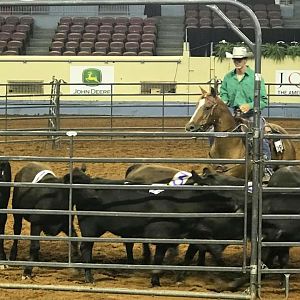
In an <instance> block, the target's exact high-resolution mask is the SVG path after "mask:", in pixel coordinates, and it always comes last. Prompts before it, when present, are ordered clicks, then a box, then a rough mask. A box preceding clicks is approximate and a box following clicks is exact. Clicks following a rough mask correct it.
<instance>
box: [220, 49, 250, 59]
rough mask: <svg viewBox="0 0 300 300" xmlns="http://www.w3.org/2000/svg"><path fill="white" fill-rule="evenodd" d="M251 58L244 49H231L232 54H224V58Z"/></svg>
mask: <svg viewBox="0 0 300 300" xmlns="http://www.w3.org/2000/svg"><path fill="white" fill-rule="evenodd" d="M250 56H252V55H251V53H249V52H248V51H247V48H246V47H233V50H232V53H229V52H226V58H246V57H250Z"/></svg>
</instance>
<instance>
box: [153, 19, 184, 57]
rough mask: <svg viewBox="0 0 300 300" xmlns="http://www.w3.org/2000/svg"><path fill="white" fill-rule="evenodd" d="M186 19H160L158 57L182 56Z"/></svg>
mask: <svg viewBox="0 0 300 300" xmlns="http://www.w3.org/2000/svg"><path fill="white" fill-rule="evenodd" d="M183 38H184V17H160V20H159V23H158V36H157V46H156V54H157V55H163V56H167V55H182V52H183V49H182V47H183Z"/></svg>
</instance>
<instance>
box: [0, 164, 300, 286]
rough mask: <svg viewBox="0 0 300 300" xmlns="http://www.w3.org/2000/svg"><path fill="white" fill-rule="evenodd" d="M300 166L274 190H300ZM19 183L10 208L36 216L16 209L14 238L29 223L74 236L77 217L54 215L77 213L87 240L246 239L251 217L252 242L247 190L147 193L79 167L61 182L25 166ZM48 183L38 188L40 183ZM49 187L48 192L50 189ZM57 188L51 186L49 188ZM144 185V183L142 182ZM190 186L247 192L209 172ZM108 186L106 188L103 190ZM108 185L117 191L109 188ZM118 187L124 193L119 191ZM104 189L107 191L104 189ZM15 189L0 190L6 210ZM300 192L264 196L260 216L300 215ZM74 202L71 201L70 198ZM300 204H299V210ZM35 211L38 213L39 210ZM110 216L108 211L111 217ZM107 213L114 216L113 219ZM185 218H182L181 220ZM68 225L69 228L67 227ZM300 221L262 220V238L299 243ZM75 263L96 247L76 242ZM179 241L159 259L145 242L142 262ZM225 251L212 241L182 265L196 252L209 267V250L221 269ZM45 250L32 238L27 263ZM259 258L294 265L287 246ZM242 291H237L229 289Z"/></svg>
mask: <svg viewBox="0 0 300 300" xmlns="http://www.w3.org/2000/svg"><path fill="white" fill-rule="evenodd" d="M0 168H1V178H0V180H1V181H2V182H11V181H12V178H11V169H10V163H9V162H7V161H3V162H1V164H0ZM299 175H300V168H299V167H297V166H293V167H282V168H280V169H279V170H277V171H276V172H275V173H274V175H273V176H272V178H271V180H270V182H269V184H268V185H269V186H271V187H299V186H300V176H299ZM14 182H15V183H31V185H27V186H26V184H23V185H22V184H19V185H18V184H16V185H15V187H14V190H13V195H12V209H13V210H14V209H23V210H25V209H27V210H28V209H30V210H33V212H32V213H29V212H27V213H22V212H20V211H16V213H13V218H14V225H13V230H14V235H20V234H21V229H22V220H23V218H24V219H25V220H26V221H28V222H29V223H30V234H31V235H34V236H39V235H40V234H41V233H42V232H43V233H45V234H47V235H53V236H55V235H57V234H59V233H60V232H64V233H65V234H66V235H70V233H71V235H72V236H73V237H76V236H77V233H76V231H75V229H74V225H73V219H72V222H70V217H69V214H67V213H66V214H59V213H56V212H55V211H57V210H59V211H61V210H63V211H68V210H70V209H71V210H73V209H76V210H77V211H78V212H85V213H83V214H80V213H78V216H77V218H78V225H79V228H80V233H81V235H82V237H88V238H95V237H101V236H102V235H103V234H104V233H106V232H110V233H113V234H115V235H117V236H120V237H122V238H144V239H149V238H151V239H203V240H218V239H222V240H224V239H226V240H241V239H243V236H244V218H243V214H240V213H241V212H242V213H243V212H245V209H247V211H248V213H247V214H245V215H246V217H247V228H248V230H247V236H248V237H249V238H250V233H251V232H250V231H251V203H252V202H251V193H250V192H248V196H247V197H245V190H244V189H242V188H240V189H233V190H227V189H226V190H218V189H197V188H190V189H181V190H180V189H170V188H168V189H165V190H163V187H161V186H160V190H157V188H155V191H151V190H148V189H145V188H140V189H139V188H138V187H136V188H134V189H132V188H122V185H124V186H128V185H132V184H134V185H135V186H136V184H137V183H136V182H128V181H126V180H125V178H124V179H120V180H110V179H104V178H101V177H91V176H90V175H88V173H87V172H86V169H85V167H84V166H83V167H81V168H74V169H73V170H72V172H70V173H67V174H65V175H64V176H63V177H56V176H55V174H54V173H53V171H52V170H49V168H47V167H46V166H45V165H43V164H42V163H36V162H32V163H28V164H27V165H25V166H24V167H23V168H21V169H20V170H19V171H18V172H17V174H16V176H15V178H14ZM41 183H42V184H43V185H42V186H41V187H39V186H38V185H39V184H41ZM69 183H72V184H80V185H81V187H80V188H73V189H72V193H71V196H72V197H71V198H70V188H69V186H66V185H65V186H63V187H57V186H55V185H57V184H69ZM47 184H49V186H47ZM50 184H52V186H51V185H50ZM138 184H140V182H139V183H138ZM187 184H188V185H193V187H194V186H212V185H222V186H224V185H229V186H245V181H244V179H239V178H235V177H232V176H225V175H221V174H218V173H213V172H210V171H209V170H204V171H203V173H202V174H198V173H196V172H194V171H192V172H191V174H190V178H189V180H188V181H187ZM104 185H105V186H104ZM109 185H113V186H112V188H109ZM115 185H118V186H119V187H115ZM101 186H104V188H101ZM10 189H11V188H10V187H7V186H1V202H0V205H1V208H2V209H6V208H7V206H8V201H9V198H10ZM298 197H299V194H298V193H297V192H296V193H295V192H294V193H283V192H278V191H277V192H276V193H275V192H263V195H262V199H263V201H262V213H263V214H272V215H276V214H296V215H297V214H299V213H300V202H299V200H298ZM70 199H71V200H70ZM298 204H299V205H298ZM35 210H36V212H34V211H35ZM40 210H50V211H51V212H52V213H51V212H50V213H48V214H44V213H40V214H39V211H40ZM88 212H106V213H107V214H106V215H99V216H98V215H96V214H88ZM110 212H111V213H110ZM109 213H110V214H109ZM122 213H123V214H125V213H127V214H128V213H131V214H132V215H131V216H125V215H123V216H122ZM138 213H150V214H151V215H149V216H147V215H144V216H143V217H141V216H138ZM157 213H163V214H168V213H172V214H176V215H175V216H171V217H167V216H166V215H163V216H160V217H157V216H155V214H157ZM199 213H200V214H202V213H210V214H217V213H230V214H238V213H239V214H240V215H241V217H228V216H227V217H226V216H221V217H217V218H216V217H215V216H213V215H210V216H204V217H203V216H202V217H199V216H198V217H197V216H194V215H189V214H199ZM180 214H182V216H180ZM6 218H7V216H6V214H5V213H1V214H0V233H1V234H4V232H5V224H6ZM70 224H71V225H70ZM299 229H300V220H299V219H295V220H292V219H287V218H286V219H284V220H283V219H275V218H273V219H263V222H262V237H263V240H264V241H266V242H268V241H272V242H299V241H300V230H299ZM0 242H1V243H0V259H1V260H6V259H7V257H6V254H5V251H4V246H3V240H1V241H0ZM71 244H72V254H71V257H72V259H73V258H74V259H77V261H80V262H84V263H89V264H90V263H92V259H93V258H92V250H93V245H94V242H92V241H86V240H84V241H82V242H81V243H80V247H79V245H78V243H77V242H76V241H74V242H72V243H71ZM125 246H126V250H127V259H128V264H132V263H133V262H134V257H133V252H132V247H133V244H132V243H125ZM177 246H178V245H177V244H176V243H155V253H154V256H153V258H152V255H151V251H150V248H149V245H148V244H147V243H144V244H143V249H144V253H143V255H144V263H145V264H149V263H151V264H153V265H162V264H163V262H164V258H165V255H166V252H167V251H168V249H170V248H176V247H177ZM225 247H226V245H224V244H222V245H218V244H215V243H209V244H205V243H201V244H190V245H189V247H188V249H187V252H186V254H185V257H184V265H189V264H190V263H191V260H192V259H193V257H194V256H195V255H196V254H197V253H199V259H198V264H199V265H204V264H205V253H206V252H209V253H210V254H211V255H212V257H213V259H214V260H215V262H216V264H218V265H220V266H224V265H225V262H224V260H223V257H222V253H223V251H224V249H225ZM17 250H18V240H17V239H15V240H14V242H13V246H12V248H11V251H10V254H9V260H11V261H14V260H17ZM39 250H40V245H39V241H38V240H36V239H35V240H31V243H30V251H29V253H30V261H38V260H39ZM262 260H263V262H264V263H265V264H266V265H267V266H268V267H272V266H273V264H274V262H275V261H276V262H277V261H278V263H279V264H280V267H281V268H285V267H286V266H287V264H288V261H289V247H283V246H278V247H263V248H262ZM23 275H24V276H25V277H30V276H31V275H32V267H31V266H26V267H25V268H24V274H23ZM183 278H184V273H183V272H182V273H180V274H179V276H178V280H183ZM85 281H86V282H93V275H92V271H91V269H90V268H86V269H85ZM151 284H152V286H158V285H160V273H159V272H158V271H153V272H152V276H151ZM235 288H238V287H237V286H234V285H232V286H231V289H232V290H233V289H235Z"/></svg>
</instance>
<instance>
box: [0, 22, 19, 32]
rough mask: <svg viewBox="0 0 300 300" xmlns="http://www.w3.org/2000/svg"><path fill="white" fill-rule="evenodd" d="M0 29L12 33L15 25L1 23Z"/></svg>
mask: <svg viewBox="0 0 300 300" xmlns="http://www.w3.org/2000/svg"><path fill="white" fill-rule="evenodd" d="M1 31H3V32H9V33H13V32H14V31H16V25H15V24H3V25H2V26H1Z"/></svg>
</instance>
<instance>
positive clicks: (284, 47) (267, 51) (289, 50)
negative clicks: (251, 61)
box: [214, 40, 300, 62]
mask: <svg viewBox="0 0 300 300" xmlns="http://www.w3.org/2000/svg"><path fill="white" fill-rule="evenodd" d="M233 47H246V48H247V50H248V52H251V51H250V50H249V48H248V47H247V45H245V43H243V42H239V43H229V42H226V41H225V40H223V41H220V42H219V43H218V44H216V45H215V47H214V55H215V56H216V57H217V58H218V60H219V61H221V62H222V61H223V60H224V58H226V52H230V53H231V52H232V49H233ZM261 53H262V56H263V57H265V58H269V59H272V60H274V61H276V62H280V61H283V60H284V59H285V58H286V57H290V58H292V59H293V60H295V59H296V58H298V57H299V58H300V43H297V42H291V43H290V44H286V43H285V42H281V41H279V42H277V43H275V44H272V43H266V44H262V46H261ZM250 58H251V57H250Z"/></svg>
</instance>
